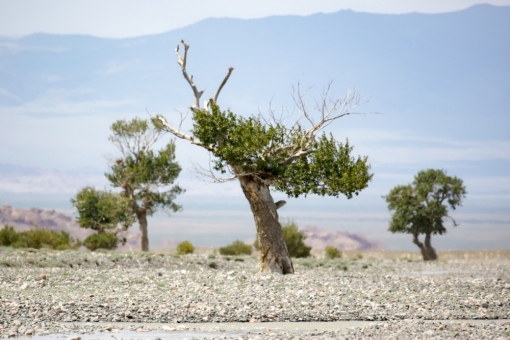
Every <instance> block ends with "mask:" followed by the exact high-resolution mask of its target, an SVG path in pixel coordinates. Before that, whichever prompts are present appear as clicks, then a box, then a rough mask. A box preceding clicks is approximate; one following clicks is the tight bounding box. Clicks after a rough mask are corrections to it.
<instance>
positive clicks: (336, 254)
mask: <svg viewBox="0 0 510 340" xmlns="http://www.w3.org/2000/svg"><path fill="white" fill-rule="evenodd" d="M325 252H326V257H327V258H328V259H336V258H340V257H342V252H341V251H340V250H338V249H336V248H335V247H333V246H327V247H326V249H325Z"/></svg>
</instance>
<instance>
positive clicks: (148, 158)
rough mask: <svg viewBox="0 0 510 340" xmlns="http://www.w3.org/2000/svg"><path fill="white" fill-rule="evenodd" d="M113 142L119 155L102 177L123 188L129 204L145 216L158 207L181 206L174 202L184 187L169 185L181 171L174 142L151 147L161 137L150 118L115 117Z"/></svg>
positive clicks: (177, 207)
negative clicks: (176, 158) (122, 118)
mask: <svg viewBox="0 0 510 340" xmlns="http://www.w3.org/2000/svg"><path fill="white" fill-rule="evenodd" d="M111 130H112V132H113V134H112V135H111V136H110V141H111V142H113V143H114V144H115V145H116V146H117V148H118V149H119V151H120V152H121V153H122V158H119V159H117V160H116V162H115V163H114V164H113V165H112V166H111V172H110V173H106V174H105V176H106V177H107V178H108V180H109V181H110V182H111V184H112V185H113V186H114V187H120V188H122V189H123V190H124V192H125V194H126V196H127V197H131V203H132V204H133V203H134V204H135V205H136V206H138V207H140V208H141V209H143V210H144V211H146V213H147V214H148V215H152V214H154V212H155V211H157V210H158V209H166V210H170V211H173V212H176V211H178V210H180V209H181V207H180V206H179V205H177V204H175V203H174V199H175V198H176V196H177V195H178V194H180V193H182V192H184V190H183V189H182V188H180V187H179V186H178V185H174V186H172V187H170V188H169V187H168V186H169V185H171V184H173V182H174V180H175V179H176V178H177V176H178V175H179V173H180V172H181V167H180V166H179V164H178V163H177V162H175V143H174V141H170V142H168V143H167V144H166V145H165V146H164V147H163V148H162V149H161V150H159V151H154V150H152V147H153V146H154V144H155V143H156V142H157V141H158V140H159V138H160V137H161V129H160V128H159V125H158V124H157V123H155V122H154V121H152V122H150V123H149V122H148V121H147V120H141V119H138V118H134V119H133V120H131V121H125V120H118V121H116V122H115V123H114V124H113V125H112V126H111Z"/></svg>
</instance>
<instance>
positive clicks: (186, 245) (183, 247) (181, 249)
mask: <svg viewBox="0 0 510 340" xmlns="http://www.w3.org/2000/svg"><path fill="white" fill-rule="evenodd" d="M194 252H195V247H194V246H193V244H191V242H190V241H183V242H181V243H179V244H178V245H177V253H179V254H193V253H194Z"/></svg>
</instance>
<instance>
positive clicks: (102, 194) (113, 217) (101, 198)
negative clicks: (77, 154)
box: [71, 187, 135, 232]
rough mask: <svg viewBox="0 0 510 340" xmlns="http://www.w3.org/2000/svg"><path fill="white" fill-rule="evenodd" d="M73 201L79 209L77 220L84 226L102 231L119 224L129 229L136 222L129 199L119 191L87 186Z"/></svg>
mask: <svg viewBox="0 0 510 340" xmlns="http://www.w3.org/2000/svg"><path fill="white" fill-rule="evenodd" d="M71 203H72V204H73V206H75V207H76V209H77V210H78V217H77V219H76V220H77V222H78V224H79V225H80V227H82V228H90V229H93V230H96V231H98V232H102V231H104V230H107V229H114V228H116V227H117V225H119V224H120V225H122V227H123V228H124V229H127V228H129V227H130V226H131V225H132V224H133V223H134V222H135V217H134V215H133V212H132V209H131V204H130V202H129V200H128V199H127V198H126V197H125V196H124V195H121V194H119V193H114V192H111V191H107V190H96V189H95V188H93V187H85V188H83V189H81V190H80V191H79V192H78V193H77V194H76V196H75V197H73V198H72V199H71Z"/></svg>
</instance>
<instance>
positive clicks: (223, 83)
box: [213, 67, 234, 103]
mask: <svg viewBox="0 0 510 340" xmlns="http://www.w3.org/2000/svg"><path fill="white" fill-rule="evenodd" d="M233 70H234V68H233V67H229V68H228V71H227V75H226V76H225V78H224V79H223V81H222V82H221V84H220V86H219V87H218V90H216V94H215V95H214V98H213V100H214V102H215V103H218V96H219V95H220V92H221V89H222V88H223V86H225V84H226V83H227V81H228V78H230V75H231V74H232V71H233Z"/></svg>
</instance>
